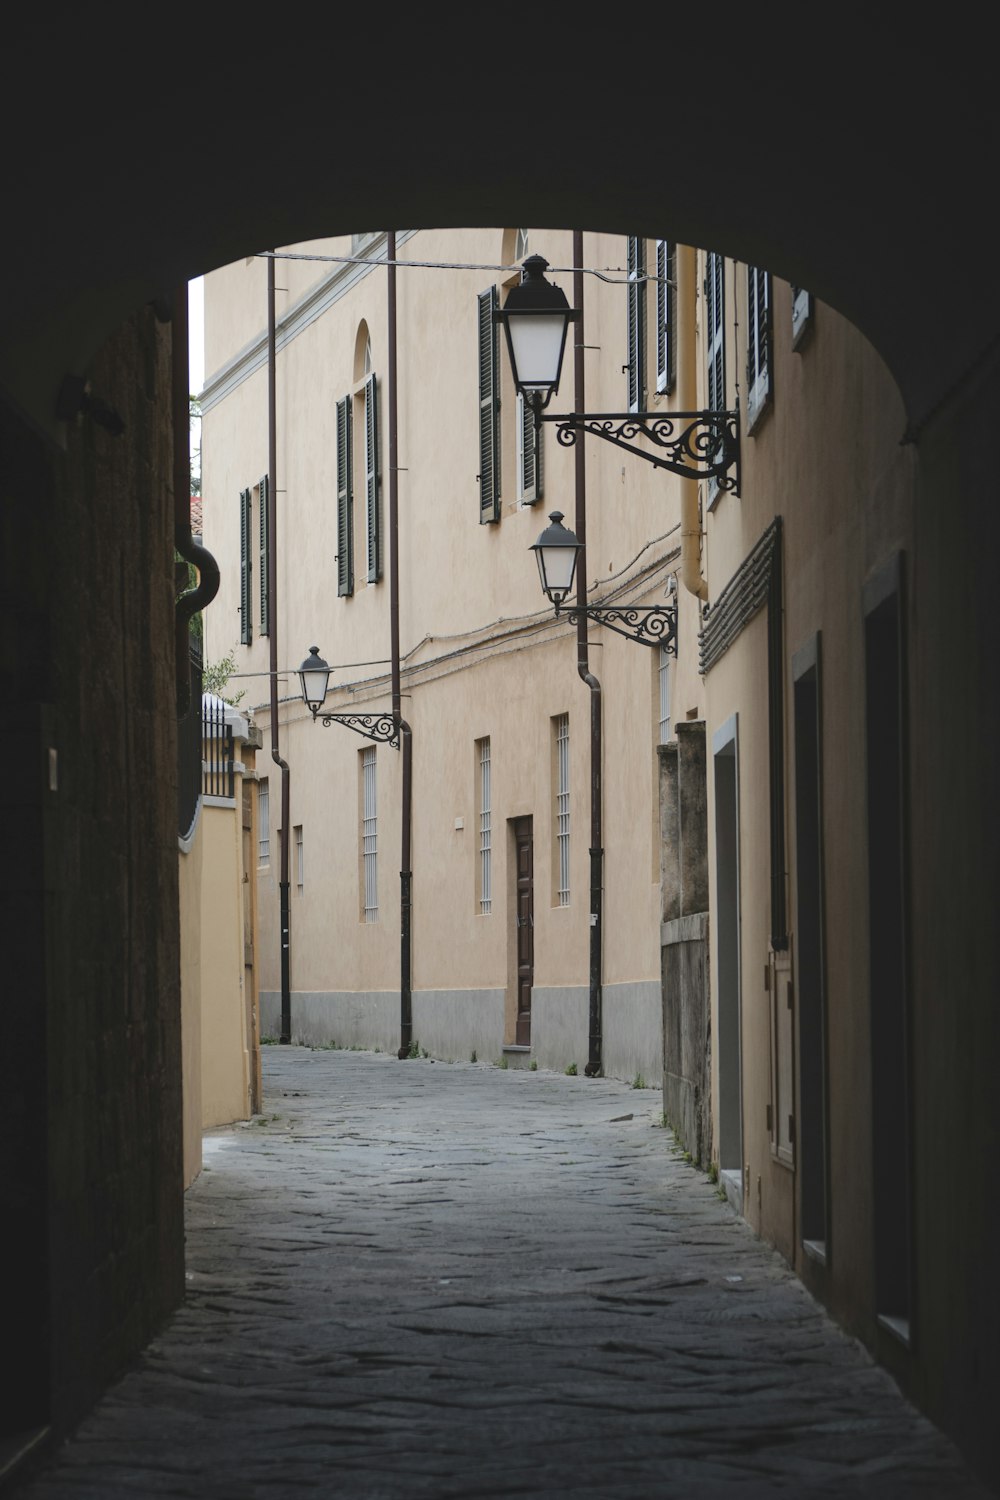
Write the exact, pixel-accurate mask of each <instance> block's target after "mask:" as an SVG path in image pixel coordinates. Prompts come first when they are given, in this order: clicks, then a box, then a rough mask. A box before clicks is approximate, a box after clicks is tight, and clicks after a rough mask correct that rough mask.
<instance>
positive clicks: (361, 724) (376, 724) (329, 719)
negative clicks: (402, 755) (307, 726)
mask: <svg viewBox="0 0 1000 1500" xmlns="http://www.w3.org/2000/svg"><path fill="white" fill-rule="evenodd" d="M313 718H314V719H318V720H319V722H320V723H321V724H322V726H323V728H324V729H329V727H330V725H331V724H344V725H346V726H347V728H348V729H353V730H354V732H355V734H363V735H364V737H365V739H366V740H376V741H377V742H378V743H379V744H382V745H393V746H394V747H395V748H396V749H397V750H398V749H399V719H398V718H397V716H396V715H395V714H321V713H320V712H319V711H318V710H314V711H313Z"/></svg>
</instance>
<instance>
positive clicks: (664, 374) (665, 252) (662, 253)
mask: <svg viewBox="0 0 1000 1500" xmlns="http://www.w3.org/2000/svg"><path fill="white" fill-rule="evenodd" d="M676 379H677V247H676V246H675V245H674V244H673V242H672V241H670V240H657V241H656V389H657V391H658V392H659V393H660V394H661V395H662V394H665V393H666V392H668V391H672V390H673V388H674V382H675V381H676Z"/></svg>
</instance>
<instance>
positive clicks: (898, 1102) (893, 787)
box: [864, 554, 913, 1341]
mask: <svg viewBox="0 0 1000 1500" xmlns="http://www.w3.org/2000/svg"><path fill="white" fill-rule="evenodd" d="M901 564H902V559H901V557H900V555H899V554H896V555H895V556H894V557H893V558H891V559H890V561H889V562H888V563H887V564H886V566H885V567H884V568H882V569H880V570H879V572H878V573H877V574H876V575H875V576H874V577H873V578H872V579H870V580H869V583H868V584H867V585H866V587H865V591H864V613H865V742H866V750H867V781H868V787H867V790H868V929H869V931H868V944H869V966H870V968H869V972H870V1004H871V1037H872V1143H873V1151H872V1156H873V1160H872V1167H873V1173H872V1179H873V1180H872V1213H873V1220H874V1230H875V1305H876V1311H877V1313H878V1315H879V1321H880V1322H881V1323H883V1324H884V1325H885V1326H887V1327H889V1328H891V1329H892V1330H893V1331H894V1332H895V1333H896V1334H898V1335H899V1336H900V1337H901V1338H904V1339H906V1340H907V1341H908V1340H909V1336H910V1319H911V1316H912V1284H913V1282H912V1264H911V1260H912V1249H911V1247H912V1240H911V1223H912V1207H911V1187H910V1174H911V1170H912V1161H911V1147H912V1142H911V1131H910V1088H909V1063H908V1019H907V1008H908V994H907V931H906V784H907V757H906V732H905V726H906V713H905V670H904V648H903V602H902V595H903V590H902V565H901Z"/></svg>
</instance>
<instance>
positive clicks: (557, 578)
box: [529, 510, 677, 656]
mask: <svg viewBox="0 0 1000 1500" xmlns="http://www.w3.org/2000/svg"><path fill="white" fill-rule="evenodd" d="M562 520H563V518H562V511H558V510H554V511H553V512H552V514H551V515H550V516H549V525H548V526H546V528H545V530H544V531H543V532H542V534H541V536H540V537H539V538H538V540H537V541H536V542H533V543H532V545H531V547H530V548H529V551H531V552H533V553H534V554H535V561H536V562H537V564H538V577H539V579H540V581H541V585H542V593H543V594H544V595H545V597H546V598H547V599H549V600H550V601H551V602H552V603H553V604H554V605H555V610H556V615H557V616H558V615H561V614H563V613H564V611H563V604H564V602H565V600H566V599H567V598H568V596H569V595H570V594H571V593H572V590H573V582H574V579H575V576H576V562H577V557H578V556H579V554H580V552H581V551H582V550H583V549H582V546H581V543H580V542H579V541H577V539H576V537H575V536H574V535H573V533H572V531H570V530H569V528H568V527H566V526H564V525H563V523H562ZM565 615H566V618H567V619H568V620H569V621H571V623H573V624H576V623H577V622H578V621H580V620H581V619H587V620H594V621H595V622H596V623H597V624H599V625H607V627H608V629H609V630H614V631H616V632H617V634H618V635H623V636H624V637H625V639H626V640H629V641H637V642H638V643H639V644H640V645H641V646H662V647H663V648H664V650H665V651H669V652H671V653H672V654H673V655H674V656H676V655H677V604H676V601H675V602H674V603H673V604H583V605H580V604H575V605H572V606H571V607H570V608H569V609H567V610H565Z"/></svg>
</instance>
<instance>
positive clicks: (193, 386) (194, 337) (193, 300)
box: [188, 276, 205, 396]
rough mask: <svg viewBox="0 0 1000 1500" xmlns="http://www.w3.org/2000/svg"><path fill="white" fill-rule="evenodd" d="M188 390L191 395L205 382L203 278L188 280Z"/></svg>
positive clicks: (198, 391)
mask: <svg viewBox="0 0 1000 1500" xmlns="http://www.w3.org/2000/svg"><path fill="white" fill-rule="evenodd" d="M188 342H189V345H190V358H189V362H188V371H189V384H188V390H189V391H190V392H191V394H192V395H193V396H196V395H198V394H199V393H200V392H201V388H202V386H203V385H204V384H205V278H204V277H203V276H199V277H198V279H197V281H189V282H188Z"/></svg>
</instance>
